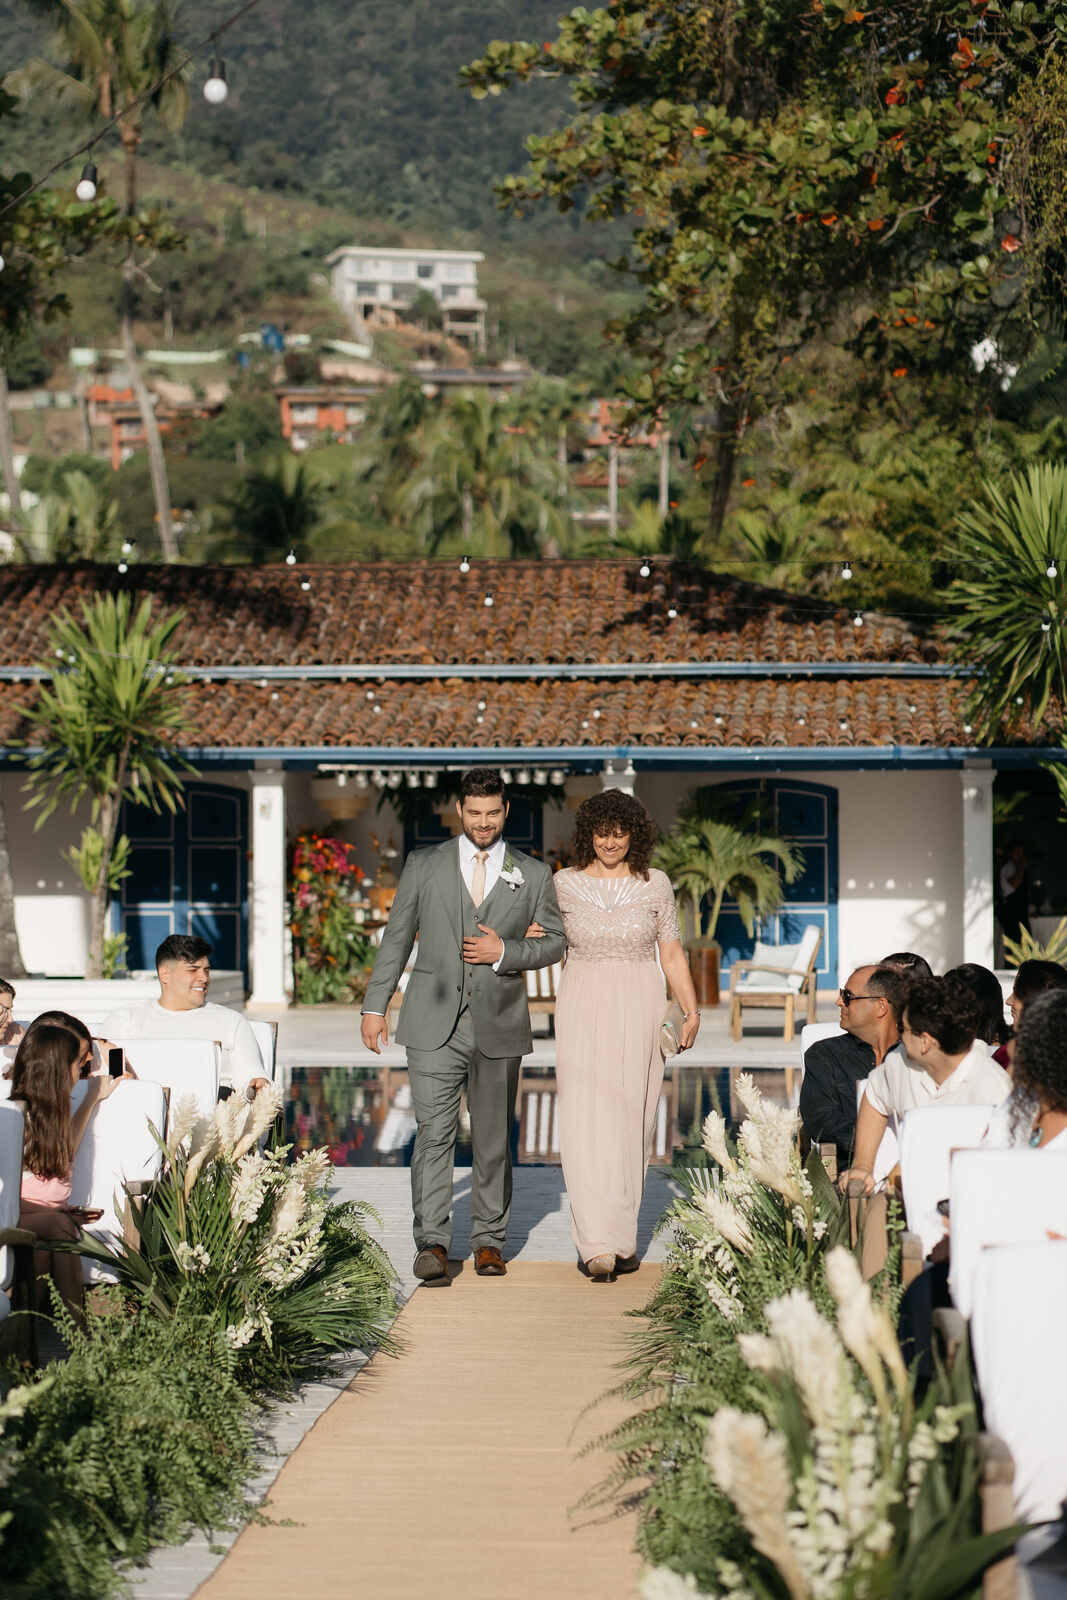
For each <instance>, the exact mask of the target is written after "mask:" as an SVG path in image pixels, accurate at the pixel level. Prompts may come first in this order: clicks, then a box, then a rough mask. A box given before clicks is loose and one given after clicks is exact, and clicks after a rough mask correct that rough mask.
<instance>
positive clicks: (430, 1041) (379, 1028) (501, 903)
mask: <svg viewBox="0 0 1067 1600" xmlns="http://www.w3.org/2000/svg"><path fill="white" fill-rule="evenodd" d="M456 810H457V811H458V812H459V818H460V821H461V822H462V824H463V832H462V834H461V835H460V837H459V838H458V839H449V840H448V842H447V843H446V844H440V845H433V846H430V847H429V848H428V849H425V850H415V851H412V853H411V855H410V856H409V857H408V859H407V861H406V862H405V863H404V871H403V873H402V875H401V878H400V886H399V888H398V889H397V891H396V899H395V900H394V901H393V907H392V910H391V911H390V913H389V924H388V926H387V928H386V930H385V934H384V936H383V938H382V942H381V947H380V949H379V951H378V957H377V960H376V961H375V963H374V971H373V973H372V974H371V980H370V983H369V984H368V985H367V993H366V996H365V998H364V1001H363V1025H362V1033H363V1043H364V1044H365V1045H367V1047H368V1048H369V1049H371V1050H373V1051H375V1052H380V1050H381V1047H382V1045H383V1044H384V1043H386V1042H388V1037H389V1035H388V1027H387V1023H386V1012H387V1009H388V1006H389V1001H390V999H391V998H392V995H393V993H394V991H395V990H396V986H397V983H398V982H399V980H400V975H401V973H402V972H403V970H404V968H405V966H406V965H407V960H408V957H409V956H410V954H411V951H412V947H413V946H414V943H415V940H416V938H418V941H419V951H418V958H417V961H416V964H415V967H414V969H413V970H412V973H411V977H410V979H409V981H408V986H407V992H406V993H405V996H404V1004H403V1007H402V1009H401V1012H400V1026H399V1028H398V1029H397V1043H398V1044H403V1045H406V1046H407V1053H408V1077H409V1079H410V1082H411V1096H412V1101H413V1103H414V1107H415V1119H416V1122H417V1125H418V1126H417V1131H416V1134H415V1153H414V1155H413V1157H412V1161H411V1199H412V1208H413V1210H414V1213H415V1249H416V1256H415V1268H414V1270H415V1276H416V1277H417V1278H421V1279H422V1280H423V1282H424V1283H435V1284H440V1283H447V1282H448V1250H449V1245H450V1243H451V1236H452V1228H451V1223H452V1215H451V1213H452V1168H453V1163H454V1160H455V1147H456V1133H457V1129H458V1126H459V1101H460V1094H461V1092H462V1090H463V1087H464V1084H466V1088H467V1106H468V1109H469V1111H470V1119H471V1145H472V1162H473V1171H472V1174H471V1247H472V1249H473V1251H474V1270H475V1271H476V1272H477V1273H479V1274H480V1275H481V1276H482V1277H500V1276H502V1275H503V1274H504V1273H505V1272H506V1271H507V1268H506V1267H505V1265H504V1257H503V1254H502V1251H503V1245H504V1239H505V1235H506V1234H507V1226H508V1213H509V1211H510V1209H511V1127H512V1121H513V1119H514V1115H515V1095H516V1091H517V1089H518V1082H519V1062H520V1060H521V1058H522V1057H523V1055H525V1053H526V1052H527V1051H528V1050H529V1049H531V1048H532V1045H533V1037H532V1034H531V1031H530V1011H529V1006H528V1004H527V1000H526V980H525V977H524V976H523V974H524V973H525V971H526V969H527V968H530V967H548V966H551V965H552V964H553V962H556V961H559V960H560V959H561V957H562V955H563V948H564V938H563V922H562V919H561V917H560V913H559V906H558V904H557V903H556V891H555V889H554V888H553V886H552V874H551V872H550V871H549V869H548V868H547V867H546V866H545V864H544V862H542V861H536V860H534V858H533V857H532V856H527V855H523V854H522V853H521V852H520V851H518V850H514V849H512V848H511V846H510V845H507V844H505V842H504V838H503V833H504V823H505V821H506V819H507V814H508V805H507V799H506V796H505V793H504V782H503V779H502V778H501V776H500V773H499V772H497V771H496V770H495V769H494V768H492V767H477V768H475V769H474V771H472V772H468V773H465V774H464V777H463V782H462V785H461V788H460V799H459V801H458V802H457V805H456ZM535 925H536V927H537V928H538V930H539V931H538V933H537V934H536V935H534V936H532V937H530V938H527V937H526V935H527V931H528V930H529V929H530V928H533V927H534V926H535Z"/></svg>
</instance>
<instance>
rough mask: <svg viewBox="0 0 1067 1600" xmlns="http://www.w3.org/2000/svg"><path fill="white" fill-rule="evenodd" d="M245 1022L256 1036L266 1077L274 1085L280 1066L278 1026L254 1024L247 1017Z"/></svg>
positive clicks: (266, 1023)
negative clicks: (277, 1069)
mask: <svg viewBox="0 0 1067 1600" xmlns="http://www.w3.org/2000/svg"><path fill="white" fill-rule="evenodd" d="M245 1020H246V1022H247V1023H248V1026H249V1027H250V1028H251V1030H252V1032H253V1033H254V1034H255V1036H256V1044H257V1045H258V1046H259V1054H260V1057H261V1059H262V1061H263V1073H264V1076H265V1077H267V1078H269V1079H270V1081H271V1082H272V1083H273V1082H274V1075H275V1069H276V1067H277V1064H278V1024H277V1023H276V1022H259V1021H256V1022H253V1021H252V1019H251V1017H246V1018H245Z"/></svg>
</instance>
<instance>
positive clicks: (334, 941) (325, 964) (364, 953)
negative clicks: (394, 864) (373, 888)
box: [289, 833, 373, 1005]
mask: <svg viewBox="0 0 1067 1600" xmlns="http://www.w3.org/2000/svg"><path fill="white" fill-rule="evenodd" d="M352 849H353V847H352V845H350V844H346V843H345V841H344V840H343V839H331V838H325V837H323V835H321V834H318V833H301V834H299V835H298V836H297V839H296V843H295V844H294V846H293V853H292V869H291V877H290V885H289V931H290V933H291V934H292V936H293V998H294V1000H295V1001H296V1002H297V1004H298V1005H316V1004H318V1003H320V1002H321V1001H324V1000H340V1001H352V1000H358V999H359V998H360V996H361V995H362V994H363V991H364V990H365V988H366V986H367V975H368V973H369V970H370V966H371V963H372V961H373V950H372V947H371V944H370V941H369V940H368V939H367V937H366V935H365V934H364V933H363V932H362V931H361V930H360V925H359V923H358V922H357V921H356V913H355V911H354V909H353V906H352V891H353V890H354V889H355V888H356V887H357V886H358V885H359V883H360V882H361V881H362V880H363V878H364V876H365V874H364V872H363V869H362V868H361V867H360V866H358V865H357V864H356V862H354V861H353V860H352V859H351V856H352Z"/></svg>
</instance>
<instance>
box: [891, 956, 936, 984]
mask: <svg viewBox="0 0 1067 1600" xmlns="http://www.w3.org/2000/svg"><path fill="white" fill-rule="evenodd" d="M878 965H879V966H880V967H892V968H893V971H894V972H902V973H903V974H904V976H905V977H906V978H911V979H912V980H914V979H916V978H932V977H933V975H934V971H933V968H932V967H931V965H930V963H929V961H927V959H926V957H925V956H917V955H916V954H915V952H914V950H897V951H895V952H894V954H893V955H891V956H883V957H882V959H881V961H879V963H878Z"/></svg>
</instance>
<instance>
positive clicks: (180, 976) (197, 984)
mask: <svg viewBox="0 0 1067 1600" xmlns="http://www.w3.org/2000/svg"><path fill="white" fill-rule="evenodd" d="M156 975H157V976H158V978H159V999H158V1000H150V1001H149V1002H148V1004H147V1005H139V1006H130V1007H128V1008H127V1009H126V1010H124V1011H112V1012H111V1014H110V1015H109V1016H107V1017H105V1018H104V1022H103V1029H102V1031H103V1032H104V1033H105V1034H106V1035H107V1037H108V1038H109V1039H207V1040H213V1041H215V1043H217V1044H219V1045H220V1046H221V1047H222V1048H221V1059H220V1063H219V1092H220V1097H223V1098H224V1097H225V1096H224V1092H225V1094H230V1093H232V1092H233V1090H235V1089H236V1090H238V1091H242V1092H244V1093H245V1094H246V1095H247V1096H248V1098H249V1099H251V1098H252V1097H253V1096H254V1095H255V1094H256V1092H257V1090H259V1089H265V1088H266V1086H267V1079H266V1078H265V1077H264V1076H263V1060H262V1057H261V1056H260V1053H259V1046H258V1045H257V1044H256V1036H255V1034H254V1033H253V1032H252V1029H251V1028H250V1027H249V1026H248V1023H247V1022H246V1021H245V1019H244V1017H242V1016H241V1014H240V1013H239V1012H237V1011H233V1010H231V1009H230V1007H229V1006H217V1005H214V1004H213V1003H212V1002H211V1001H209V1000H208V997H207V991H208V984H209V983H210V982H211V946H210V945H209V944H208V942H207V940H206V939H198V938H196V937H195V936H194V935H192V934H186V933H172V934H171V935H170V936H169V938H166V939H164V941H163V943H162V944H161V945H160V947H159V949H158V950H157V951H156ZM133 1066H134V1069H135V1070H136V1066H137V1062H136V1060H134V1062H133Z"/></svg>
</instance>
